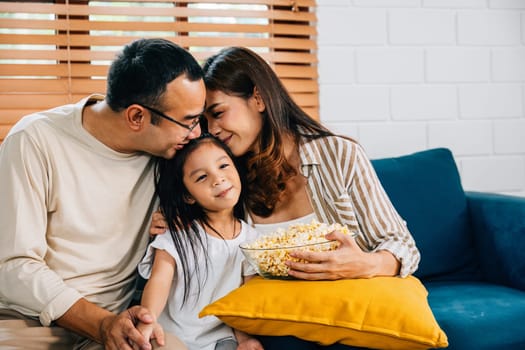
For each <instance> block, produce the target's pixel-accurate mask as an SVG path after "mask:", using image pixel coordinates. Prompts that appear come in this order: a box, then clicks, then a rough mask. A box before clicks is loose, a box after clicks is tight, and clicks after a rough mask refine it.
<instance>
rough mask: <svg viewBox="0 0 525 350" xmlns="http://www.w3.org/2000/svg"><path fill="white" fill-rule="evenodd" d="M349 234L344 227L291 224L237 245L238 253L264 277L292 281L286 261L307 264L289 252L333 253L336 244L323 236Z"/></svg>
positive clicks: (313, 222)
mask: <svg viewBox="0 0 525 350" xmlns="http://www.w3.org/2000/svg"><path fill="white" fill-rule="evenodd" d="M336 230H337V231H340V232H342V233H344V234H350V231H349V230H348V228H347V227H346V226H343V225H340V224H326V223H320V222H318V221H316V220H313V221H312V222H311V223H310V224H292V225H290V226H288V228H286V229H282V228H281V229H278V230H277V231H275V232H273V233H270V234H268V235H263V236H259V237H258V238H256V239H255V240H253V241H250V242H244V243H242V244H241V245H240V248H241V251H242V252H243V254H244V256H245V257H246V259H247V260H248V262H249V263H250V265H252V266H253V268H255V270H256V271H257V273H258V274H259V275H261V276H262V277H264V278H273V279H293V277H291V276H289V275H288V266H286V264H285V262H286V261H297V262H303V263H308V261H306V260H303V259H298V258H294V257H291V256H290V252H292V251H309V252H323V251H330V250H335V249H337V247H339V242H338V241H329V240H327V239H326V238H325V236H326V235H327V234H328V233H330V232H332V231H336Z"/></svg>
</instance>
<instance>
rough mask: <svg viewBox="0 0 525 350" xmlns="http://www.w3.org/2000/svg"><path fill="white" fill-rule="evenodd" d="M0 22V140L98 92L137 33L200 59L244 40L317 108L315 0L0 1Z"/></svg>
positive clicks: (301, 100)
mask: <svg viewBox="0 0 525 350" xmlns="http://www.w3.org/2000/svg"><path fill="white" fill-rule="evenodd" d="M0 23H1V24H0V142H1V141H2V140H3V139H4V137H5V135H6V134H7V132H8V131H9V129H10V128H11V126H12V125H13V124H14V123H15V122H16V121H18V119H20V118H21V117H22V116H24V115H27V114H29V113H33V112H36V111H40V110H45V109H49V108H52V107H55V106H59V105H62V104H67V103H75V102H77V101H78V100H80V99H81V98H83V97H85V96H86V95H89V94H91V93H95V92H98V93H104V92H105V89H106V86H105V83H106V82H105V77H106V74H107V70H108V67H109V64H110V62H111V60H112V59H113V58H114V57H115V53H116V52H117V51H119V50H120V49H121V48H122V46H123V45H125V44H126V43H128V42H130V41H132V40H134V39H138V38H142V37H163V38H166V39H169V40H172V41H174V42H176V43H178V44H179V45H181V46H183V47H185V48H187V49H189V51H190V52H191V53H192V54H193V55H194V56H195V57H196V58H197V60H199V61H200V62H202V61H203V60H204V59H206V58H207V57H209V56H211V55H212V54H214V53H216V52H217V51H218V50H220V49H221V48H223V47H226V46H246V47H249V48H251V49H253V50H255V51H256V52H258V53H259V54H260V55H261V56H262V57H264V58H265V59H266V60H267V61H268V63H270V65H271V66H272V67H273V69H274V70H275V71H276V73H277V75H278V76H279V77H280V78H281V79H282V80H283V83H284V85H285V86H286V87H287V89H288V90H289V92H290V93H291V94H292V96H293V98H294V99H295V101H296V102H297V103H298V104H299V105H300V106H301V107H303V108H304V109H305V111H306V112H307V113H309V114H310V115H311V116H312V117H313V118H318V100H319V99H318V83H317V48H316V37H315V36H316V15H315V0H227V1H218V0H199V1H192V0H189V1H177V2H174V1H159V0H141V1H89V0H76V1H74V0H69V1H68V0H56V1H42V0H41V1H0Z"/></svg>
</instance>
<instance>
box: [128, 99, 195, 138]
mask: <svg viewBox="0 0 525 350" xmlns="http://www.w3.org/2000/svg"><path fill="white" fill-rule="evenodd" d="M135 104H136V105H139V106H141V107H142V108H146V109H147V110H149V111H150V112H153V113H155V114H156V115H158V116H159V117H162V118H164V119H167V120H169V121H170V122H173V123H175V124H177V125H178V126H182V127H183V128H184V129H186V130H188V134H189V133H190V132H192V131H193V129H195V128H196V127H197V125H199V122H200V121H201V119H202V116H200V115H199V116H198V117H195V119H194V120H193V121H192V122H191V124H190V125H186V124H184V123H181V122H179V121H178V120H175V119H173V118H172V117H170V116H169V115H166V114H164V113H162V112H161V111H159V110H156V109H155V108H152V107H149V106H146V105H143V104H140V103H135Z"/></svg>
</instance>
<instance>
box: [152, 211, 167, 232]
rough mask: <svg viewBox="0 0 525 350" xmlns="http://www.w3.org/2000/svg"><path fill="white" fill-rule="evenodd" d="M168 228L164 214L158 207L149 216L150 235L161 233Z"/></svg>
mask: <svg viewBox="0 0 525 350" xmlns="http://www.w3.org/2000/svg"><path fill="white" fill-rule="evenodd" d="M167 229H168V223H167V222H166V220H165V219H164V215H163V214H162V213H161V211H160V209H159V210H157V211H156V212H154V213H153V215H152V216H151V225H150V227H149V234H150V235H151V236H155V235H161V234H163V233H164V232H166V230H167Z"/></svg>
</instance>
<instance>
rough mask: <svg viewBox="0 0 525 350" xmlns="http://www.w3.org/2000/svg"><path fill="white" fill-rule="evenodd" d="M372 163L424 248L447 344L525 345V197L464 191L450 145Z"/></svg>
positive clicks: (480, 348) (461, 347)
mask: <svg viewBox="0 0 525 350" xmlns="http://www.w3.org/2000/svg"><path fill="white" fill-rule="evenodd" d="M372 163H373V165H374V168H375V169H376V171H377V173H378V176H379V178H380V180H381V182H382V184H383V186H384V188H385V190H386V192H387V193H388V195H389V196H390V199H391V200H392V202H393V204H394V206H395V207H396V209H397V210H398V212H399V213H400V215H401V216H402V217H403V218H404V219H405V220H406V221H407V225H408V228H409V229H410V231H411V233H412V234H413V236H414V239H415V240H416V244H417V246H418V247H419V249H420V251H421V257H422V258H421V262H420V265H419V269H418V271H417V272H416V273H415V275H416V276H417V277H418V278H419V279H420V280H421V281H422V282H423V283H424V285H425V286H426V288H427V289H428V292H429V296H428V301H429V304H430V306H431V308H432V311H433V312H434V316H435V318H436V320H437V321H438V323H439V324H440V326H441V328H442V329H443V330H444V331H445V333H446V334H447V336H448V341H449V347H448V349H458V350H470V349H472V350H474V349H476V350H484V349H486V350H489V349H490V350H505V349H509V350H510V349H512V350H519V349H525V198H521V197H513V196H505V195H497V194H489V193H478V192H464V190H463V188H462V185H461V180H460V176H459V173H458V170H457V167H456V163H455V161H454V158H453V155H452V153H451V152H450V151H449V150H448V149H444V148H438V149H432V150H427V151H422V152H418V153H414V154H411V155H407V156H402V157H397V158H385V159H377V160H373V161H372ZM479 176H483V174H479Z"/></svg>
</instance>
